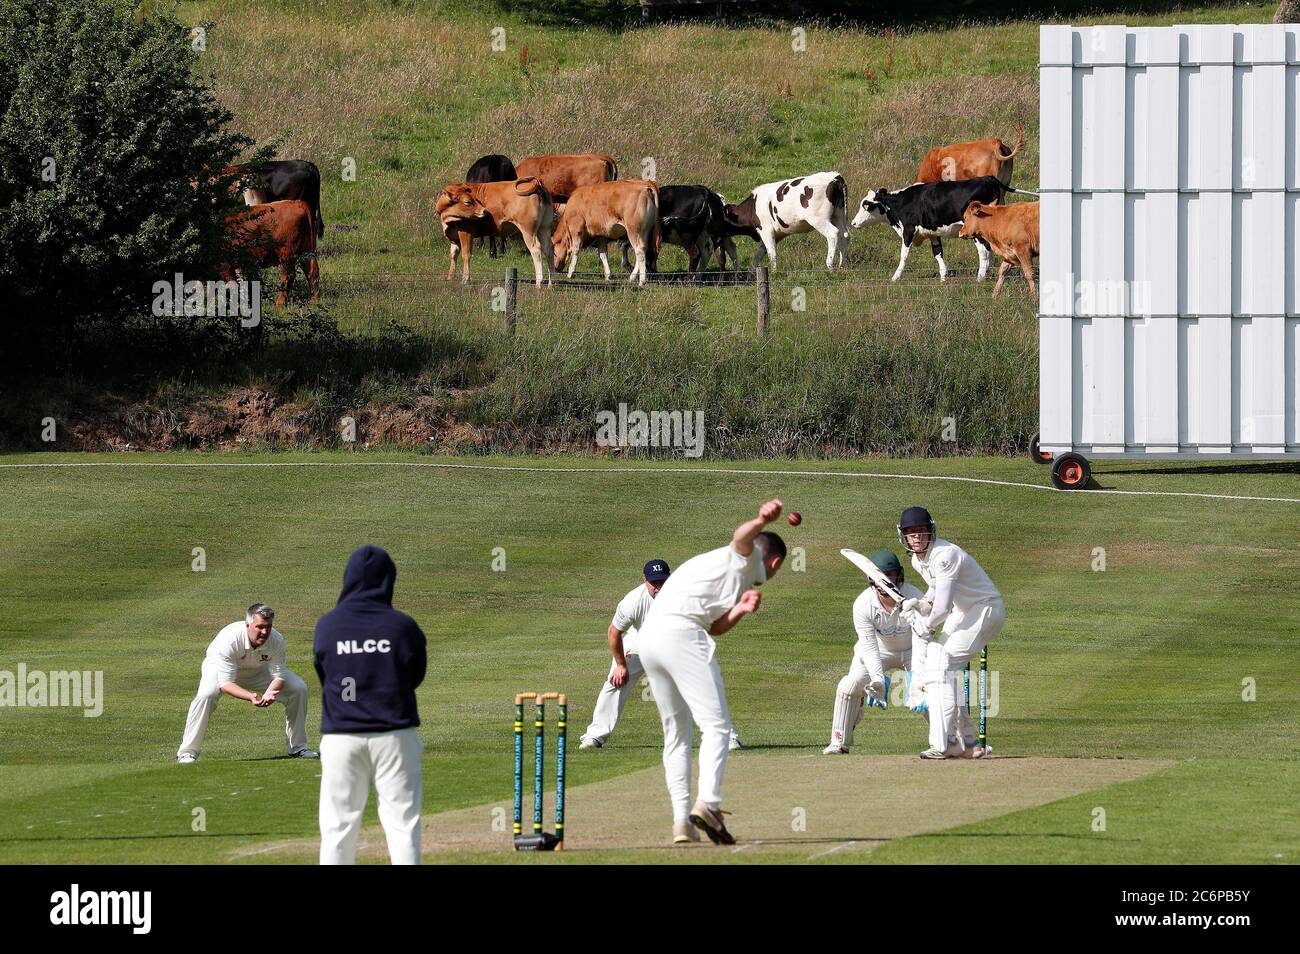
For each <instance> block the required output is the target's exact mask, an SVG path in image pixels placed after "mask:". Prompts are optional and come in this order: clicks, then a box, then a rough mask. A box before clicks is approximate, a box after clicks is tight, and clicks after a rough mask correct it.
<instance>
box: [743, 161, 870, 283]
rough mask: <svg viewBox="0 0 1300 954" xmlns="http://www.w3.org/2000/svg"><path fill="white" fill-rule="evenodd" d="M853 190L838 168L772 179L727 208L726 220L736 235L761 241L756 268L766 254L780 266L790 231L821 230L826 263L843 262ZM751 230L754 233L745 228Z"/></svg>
mask: <svg viewBox="0 0 1300 954" xmlns="http://www.w3.org/2000/svg"><path fill="white" fill-rule="evenodd" d="M847 207H848V188H847V187H846V186H845V184H844V177H843V176H842V175H840V174H839V173H838V172H816V173H813V174H812V175H810V176H799V177H798V178H796V179H784V180H782V181H780V182H768V183H766V184H764V185H761V186H758V187H757V188H756V189H754V191H753V192H751V193H750V194H749V198H747V199H745V200H744V201H743V202H741V203H740V204H739V205H728V206H724V207H723V219H724V221H725V222H726V223H727V224H728V225H729V226H731V227H732V228H733V229H736V230H738V232H737V234H753V235H755V236H757V238H758V240H759V243H760V244H759V247H758V251H757V252H755V253H754V266H755V267H758V266H759V265H760V264H762V261H763V255H764V253H765V252H766V254H767V257H768V258H770V259H771V260H772V264H773V265H775V264H776V243H777V242H779V241H781V239H783V238H785V237H786V236H787V235H797V234H799V233H800V232H811V231H813V230H816V231H818V232H820V233H821V234H822V235H823V236H824V237H825V239H826V267H827V268H828V269H832V268H834V267H835V266H836V264H839V265H843V264H844V250H845V248H847V247H848V244H849V225H848V208H847ZM741 230H749V231H741Z"/></svg>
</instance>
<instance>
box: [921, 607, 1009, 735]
mask: <svg viewBox="0 0 1300 954" xmlns="http://www.w3.org/2000/svg"><path fill="white" fill-rule="evenodd" d="M1006 621H1007V611H1006V607H1005V606H1004V605H1003V603H1002V601H1001V600H997V601H995V602H992V603H983V604H980V605H979V606H975V607H972V608H971V609H970V610H967V611H966V612H965V613H957V612H953V613H952V614H951V615H950V616H949V617H948V618H947V620H945V621H944V627H943V633H942V635H940V637H939V639H938V641H936V642H931V643H929V644H928V645H927V648H926V657H925V681H926V687H925V692H926V700H927V702H929V706H930V748H932V749H945V748H947V747H948V745H949V743H950V742H951V743H953V744H956V743H960V744H961V746H962V747H963V748H967V749H968V748H970V747H971V746H973V745H974V744H975V742H976V738H975V729H974V726H973V725H972V724H971V719H970V713H968V712H967V711H966V708H965V706H960V705H958V704H957V695H958V689H957V683H958V680H959V679H960V677H961V672H962V670H963V669H965V668H966V664H967V663H968V662H970V661H971V660H972V659H974V658H975V657H976V656H978V655H979V653H980V650H981V649H983V648H984V647H985V646H987V645H988V644H989V643H990V642H991V641H992V640H993V638H994V637H995V636H997V634H998V633H1000V632H1002V626H1003V625H1004V624H1005V623H1006ZM936 702H937V703H938V704H937V705H936Z"/></svg>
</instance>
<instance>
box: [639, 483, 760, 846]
mask: <svg viewBox="0 0 1300 954" xmlns="http://www.w3.org/2000/svg"><path fill="white" fill-rule="evenodd" d="M780 515H781V501H780V500H769V501H768V502H767V503H765V504H763V506H762V507H760V508H759V511H758V516H757V517H756V518H755V519H753V520H749V521H747V522H746V523H742V524H741V525H740V526H739V527H737V528H736V532H735V533H734V534H733V535H732V538H731V542H730V543H729V544H728V545H727V546H725V547H719V548H718V549H716V550H710V551H709V552H708V553H701V554H700V555H699V556H695V557H692V558H691V559H689V560H687V561H686V562H685V563H683V564H682V565H681V566H680V567H678V569H677V572H676V573H674V574H673V575H672V576H671V577H670V578H669V580H668V582H667V583H665V584H664V586H663V589H661V590H660V591H659V596H658V597H657V598H656V599H655V601H654V604H653V605H652V606H651V608H650V612H649V613H648V614H646V619H645V625H644V628H643V629H642V630H641V647H640V654H641V665H642V666H643V667H645V672H646V676H647V677H648V678H649V680H650V689H651V691H652V692H653V693H654V697H655V705H657V706H658V707H659V717H660V719H661V720H662V722H663V727H664V778H665V780H666V781H667V784H668V796H669V798H671V799H672V806H673V843H674V844H681V843H683V842H688V841H698V840H699V835H698V834H696V832H695V831H694V829H693V828H692V827H691V826H692V825H693V826H694V827H695V828H698V829H700V830H702V831H703V832H704V833H705V834H706V835H708V836H709V840H710V841H712V842H713V843H714V844H715V845H719V844H721V845H734V844H735V843H736V839H735V838H734V837H732V835H731V833H730V832H728V831H727V827H726V825H725V824H723V820H722V815H723V812H722V776H723V773H724V772H725V770H726V767H727V740H728V736H729V735H730V732H731V715H730V713H729V712H728V711H727V693H726V689H725V687H724V686H723V684H722V671H721V670H720V669H719V668H718V659H717V644H716V643H715V642H714V640H713V637H715V636H721V635H722V634H723V633H725V632H727V631H728V630H729V629H731V628H732V627H733V626H735V625H736V624H737V623H738V622H740V620H741V619H742V618H743V617H745V616H747V615H749V614H750V613H753V612H756V611H757V610H758V606H759V602H760V595H759V593H758V591H757V590H754V589H751V587H754V586H760V585H762V584H763V583H764V582H765V581H766V580H768V579H771V577H773V576H775V575H776V572H777V570H779V569H780V568H781V563H782V562H783V561H784V560H785V541H783V540H782V539H781V538H780V537H779V536H777V535H776V534H775V533H771V532H770V531H764V530H763V527H765V526H766V525H767V524H769V523H771V522H772V521H773V520H775V519H776V518H777V517H779V516H780ZM696 724H698V725H699V727H700V776H699V792H698V798H697V799H696V801H695V805H694V807H693V808H692V807H691V782H690V774H691V730H692V726H693V725H696Z"/></svg>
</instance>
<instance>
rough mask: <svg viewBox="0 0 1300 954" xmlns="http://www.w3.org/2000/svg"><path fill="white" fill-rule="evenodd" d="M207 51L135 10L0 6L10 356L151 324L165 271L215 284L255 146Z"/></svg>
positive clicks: (92, 0)
mask: <svg viewBox="0 0 1300 954" xmlns="http://www.w3.org/2000/svg"><path fill="white" fill-rule="evenodd" d="M209 26H210V24H209V25H205V28H206V27H209ZM202 45H203V44H202V43H199V42H196V39H195V36H194V35H193V34H192V32H191V28H190V27H188V26H186V25H184V24H182V23H180V22H179V21H178V20H177V19H176V17H175V15H174V13H172V12H170V11H167V12H157V13H155V12H146V11H145V10H142V9H141V4H140V3H139V2H138V0H5V2H4V3H3V4H0V302H3V304H4V306H5V307H4V311H3V314H6V315H7V318H4V319H0V322H5V323H8V324H10V325H11V327H10V328H8V329H0V332H3V333H4V335H5V338H6V339H7V343H8V344H9V345H10V346H11V347H12V346H16V345H19V344H21V343H22V342H23V340H24V339H26V340H28V341H29V342H30V340H31V337H32V336H33V335H35V334H39V335H42V336H48V335H49V334H50V333H53V332H57V333H59V334H60V338H61V339H62V337H63V335H65V334H66V333H68V332H75V331H77V330H79V329H81V328H84V327H85V326H86V325H87V324H89V323H92V322H94V321H102V320H120V319H121V318H123V317H125V316H127V315H137V316H139V315H146V314H148V313H149V308H150V303H151V301H152V298H153V293H152V287H153V283H154V282H156V281H158V280H160V279H171V278H172V277H173V275H174V274H175V273H176V272H181V273H183V274H184V276H185V279H186V280H187V281H188V280H191V279H193V278H210V277H217V276H216V274H215V272H216V267H217V264H218V262H219V261H220V259H221V257H222V252H221V249H222V244H223V243H222V239H223V232H224V218H225V215H226V214H228V213H229V212H230V211H232V209H233V208H234V206H235V204H236V202H237V197H236V196H235V195H233V194H232V191H231V188H230V185H231V183H232V182H233V181H234V179H235V177H236V176H235V173H233V172H228V173H227V172H223V171H224V170H226V169H227V168H228V167H230V166H231V165H232V164H233V163H234V162H235V161H236V159H237V158H238V157H239V156H240V155H241V154H242V153H245V152H247V151H248V150H250V148H251V147H252V146H253V142H252V140H251V139H249V138H248V137H246V136H243V135H241V134H239V133H238V132H236V131H234V130H233V129H232V126H231V123H232V119H233V117H232V116H231V114H230V113H229V111H227V110H226V109H225V108H223V107H222V105H221V104H220V102H219V101H218V99H217V97H216V95H215V93H214V92H213V80H212V79H211V77H208V78H204V77H203V76H202V75H201V74H200V69H199V68H200V66H201V56H202V54H201V52H200V50H199V49H198V47H201V46H202ZM265 152H266V151H265V150H262V151H259V152H257V153H256V155H255V158H262V157H264V153H265ZM3 350H6V349H5V348H4V345H0V351H3Z"/></svg>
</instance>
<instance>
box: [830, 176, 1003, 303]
mask: <svg viewBox="0 0 1300 954" xmlns="http://www.w3.org/2000/svg"><path fill="white" fill-rule="evenodd" d="M1017 191H1019V190H1017V189H1013V188H1011V187H1010V186H1008V185H1004V184H1003V183H1002V181H1001V180H999V179H998V178H996V177H995V176H980V177H979V178H976V179H957V180H954V181H951V182H925V183H917V184H916V185H910V186H908V187H907V188H906V189H899V190H898V191H897V192H890V191H889V190H888V189H873V190H872V191H870V192H868V193H867V195H866V198H864V199H863V200H862V205H861V207H860V208H859V209H858V214H857V215H855V216H854V217H853V227H854V228H855V229H860V228H862V227H863V226H864V225H870V224H871V223H872V222H888V223H889V227H890V228H892V229H893V230H894V231H895V232H897V233H898V237H899V238H901V239H902V240H903V251H902V254H901V256H900V257H899V260H898V268H897V269H896V270H895V271H894V276H893V278H891V279H890V281H895V282H896V281H898V278H899V276H900V275H902V274H903V267H904V266H905V265H907V256H908V253H909V252H911V250H912V246H913V245H919V244H921V242H922V241H923V240H924V239H927V238H928V239H929V240H930V248H931V250H932V251H933V252H934V258H935V261H936V262H938V263H939V281H946V280H947V278H948V265H947V264H946V263H945V262H944V260H943V242H942V241H941V240H942V239H945V238H956V237H957V236H958V235H959V234H960V232H961V226H962V217H963V216H964V215H965V214H966V207H967V206H968V205H970V204H971V203H972V202H983V203H985V204H992V203H995V202H998V201H1000V200H1001V198H1002V193H1004V192H1017ZM975 247H976V249H977V250H978V252H979V257H980V270H979V275H978V276H977V277H978V279H979V280H980V281H983V280H984V276H985V275H986V274H988V270H989V247H988V243H986V242H984V241H983V240H981V239H976V240H975Z"/></svg>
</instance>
